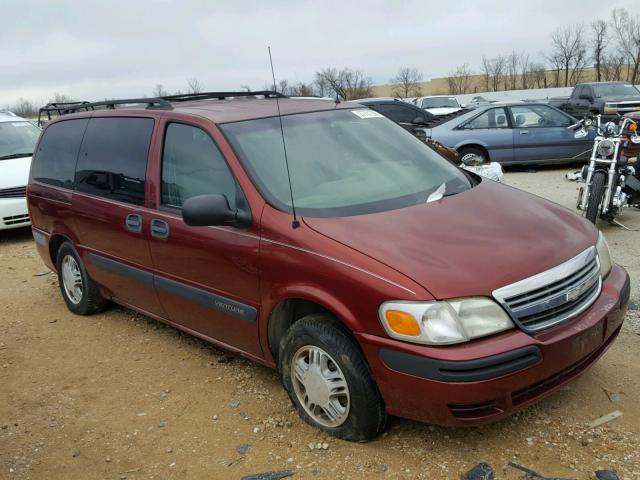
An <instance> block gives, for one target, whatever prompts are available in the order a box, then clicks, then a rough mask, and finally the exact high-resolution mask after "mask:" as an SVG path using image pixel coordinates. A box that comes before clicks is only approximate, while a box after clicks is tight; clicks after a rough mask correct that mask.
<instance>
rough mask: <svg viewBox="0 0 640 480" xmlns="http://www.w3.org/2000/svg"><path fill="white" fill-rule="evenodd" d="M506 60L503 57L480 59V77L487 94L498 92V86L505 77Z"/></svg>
mask: <svg viewBox="0 0 640 480" xmlns="http://www.w3.org/2000/svg"><path fill="white" fill-rule="evenodd" d="M506 65H507V59H506V57H503V56H498V57H493V58H488V57H484V56H483V57H482V76H483V81H484V86H485V90H486V91H487V92H489V91H494V92H497V91H498V90H500V84H501V83H502V82H503V80H504V79H505V78H506V77H505V69H506Z"/></svg>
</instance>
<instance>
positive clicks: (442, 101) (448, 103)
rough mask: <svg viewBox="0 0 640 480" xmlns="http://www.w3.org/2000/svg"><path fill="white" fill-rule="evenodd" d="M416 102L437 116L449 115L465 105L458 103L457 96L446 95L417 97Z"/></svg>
mask: <svg viewBox="0 0 640 480" xmlns="http://www.w3.org/2000/svg"><path fill="white" fill-rule="evenodd" d="M415 104H416V105H417V106H418V107H420V108H422V109H423V110H426V111H427V112H429V113H430V114H432V115H435V116H442V115H449V114H450V113H454V112H457V111H458V110H462V108H463V105H460V103H458V100H457V99H456V97H448V96H445V95H432V96H429V97H420V98H416V101H415Z"/></svg>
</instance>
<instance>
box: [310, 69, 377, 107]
mask: <svg viewBox="0 0 640 480" xmlns="http://www.w3.org/2000/svg"><path fill="white" fill-rule="evenodd" d="M314 83H315V84H316V85H317V86H318V89H319V90H320V95H321V96H325V95H331V96H332V97H336V98H340V99H342V100H354V99H358V98H365V97H371V96H373V89H372V88H371V79H370V78H369V77H366V76H365V75H364V74H363V73H362V72H361V71H360V70H353V69H351V68H343V69H342V70H338V69H337V68H325V69H323V70H320V71H319V72H316V78H315V82H314Z"/></svg>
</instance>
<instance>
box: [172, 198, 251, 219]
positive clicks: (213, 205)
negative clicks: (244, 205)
mask: <svg viewBox="0 0 640 480" xmlns="http://www.w3.org/2000/svg"><path fill="white" fill-rule="evenodd" d="M182 219H183V220H184V223H186V224H187V225H191V226H192V227H210V226H211V227H213V226H216V225H230V226H234V227H246V226H248V225H249V224H250V223H251V218H250V216H249V215H248V214H247V213H246V212H243V211H241V210H238V209H236V210H232V209H231V208H230V207H229V201H228V200H227V197H226V196H225V195H221V194H215V195H198V196H196V197H191V198H188V199H187V200H185V202H184V204H183V205H182Z"/></svg>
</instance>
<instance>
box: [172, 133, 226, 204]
mask: <svg viewBox="0 0 640 480" xmlns="http://www.w3.org/2000/svg"><path fill="white" fill-rule="evenodd" d="M206 194H223V195H225V196H226V197H227V200H228V202H229V206H230V207H231V208H235V206H236V182H235V179H234V177H233V175H232V174H231V171H230V170H229V167H228V166H227V163H226V162H225V160H224V157H223V156H222V153H220V150H218V147H217V146H216V144H215V143H214V142H213V140H212V139H211V137H210V136H209V135H208V134H207V133H206V132H205V131H204V130H202V129H200V128H198V127H193V126H191V125H185V124H182V123H170V124H169V126H168V127H167V132H166V134H165V138H164V150H163V153H162V204H163V205H165V206H167V207H172V208H181V207H182V204H183V203H184V201H185V200H186V199H188V198H191V197H194V196H196V195H206Z"/></svg>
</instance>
